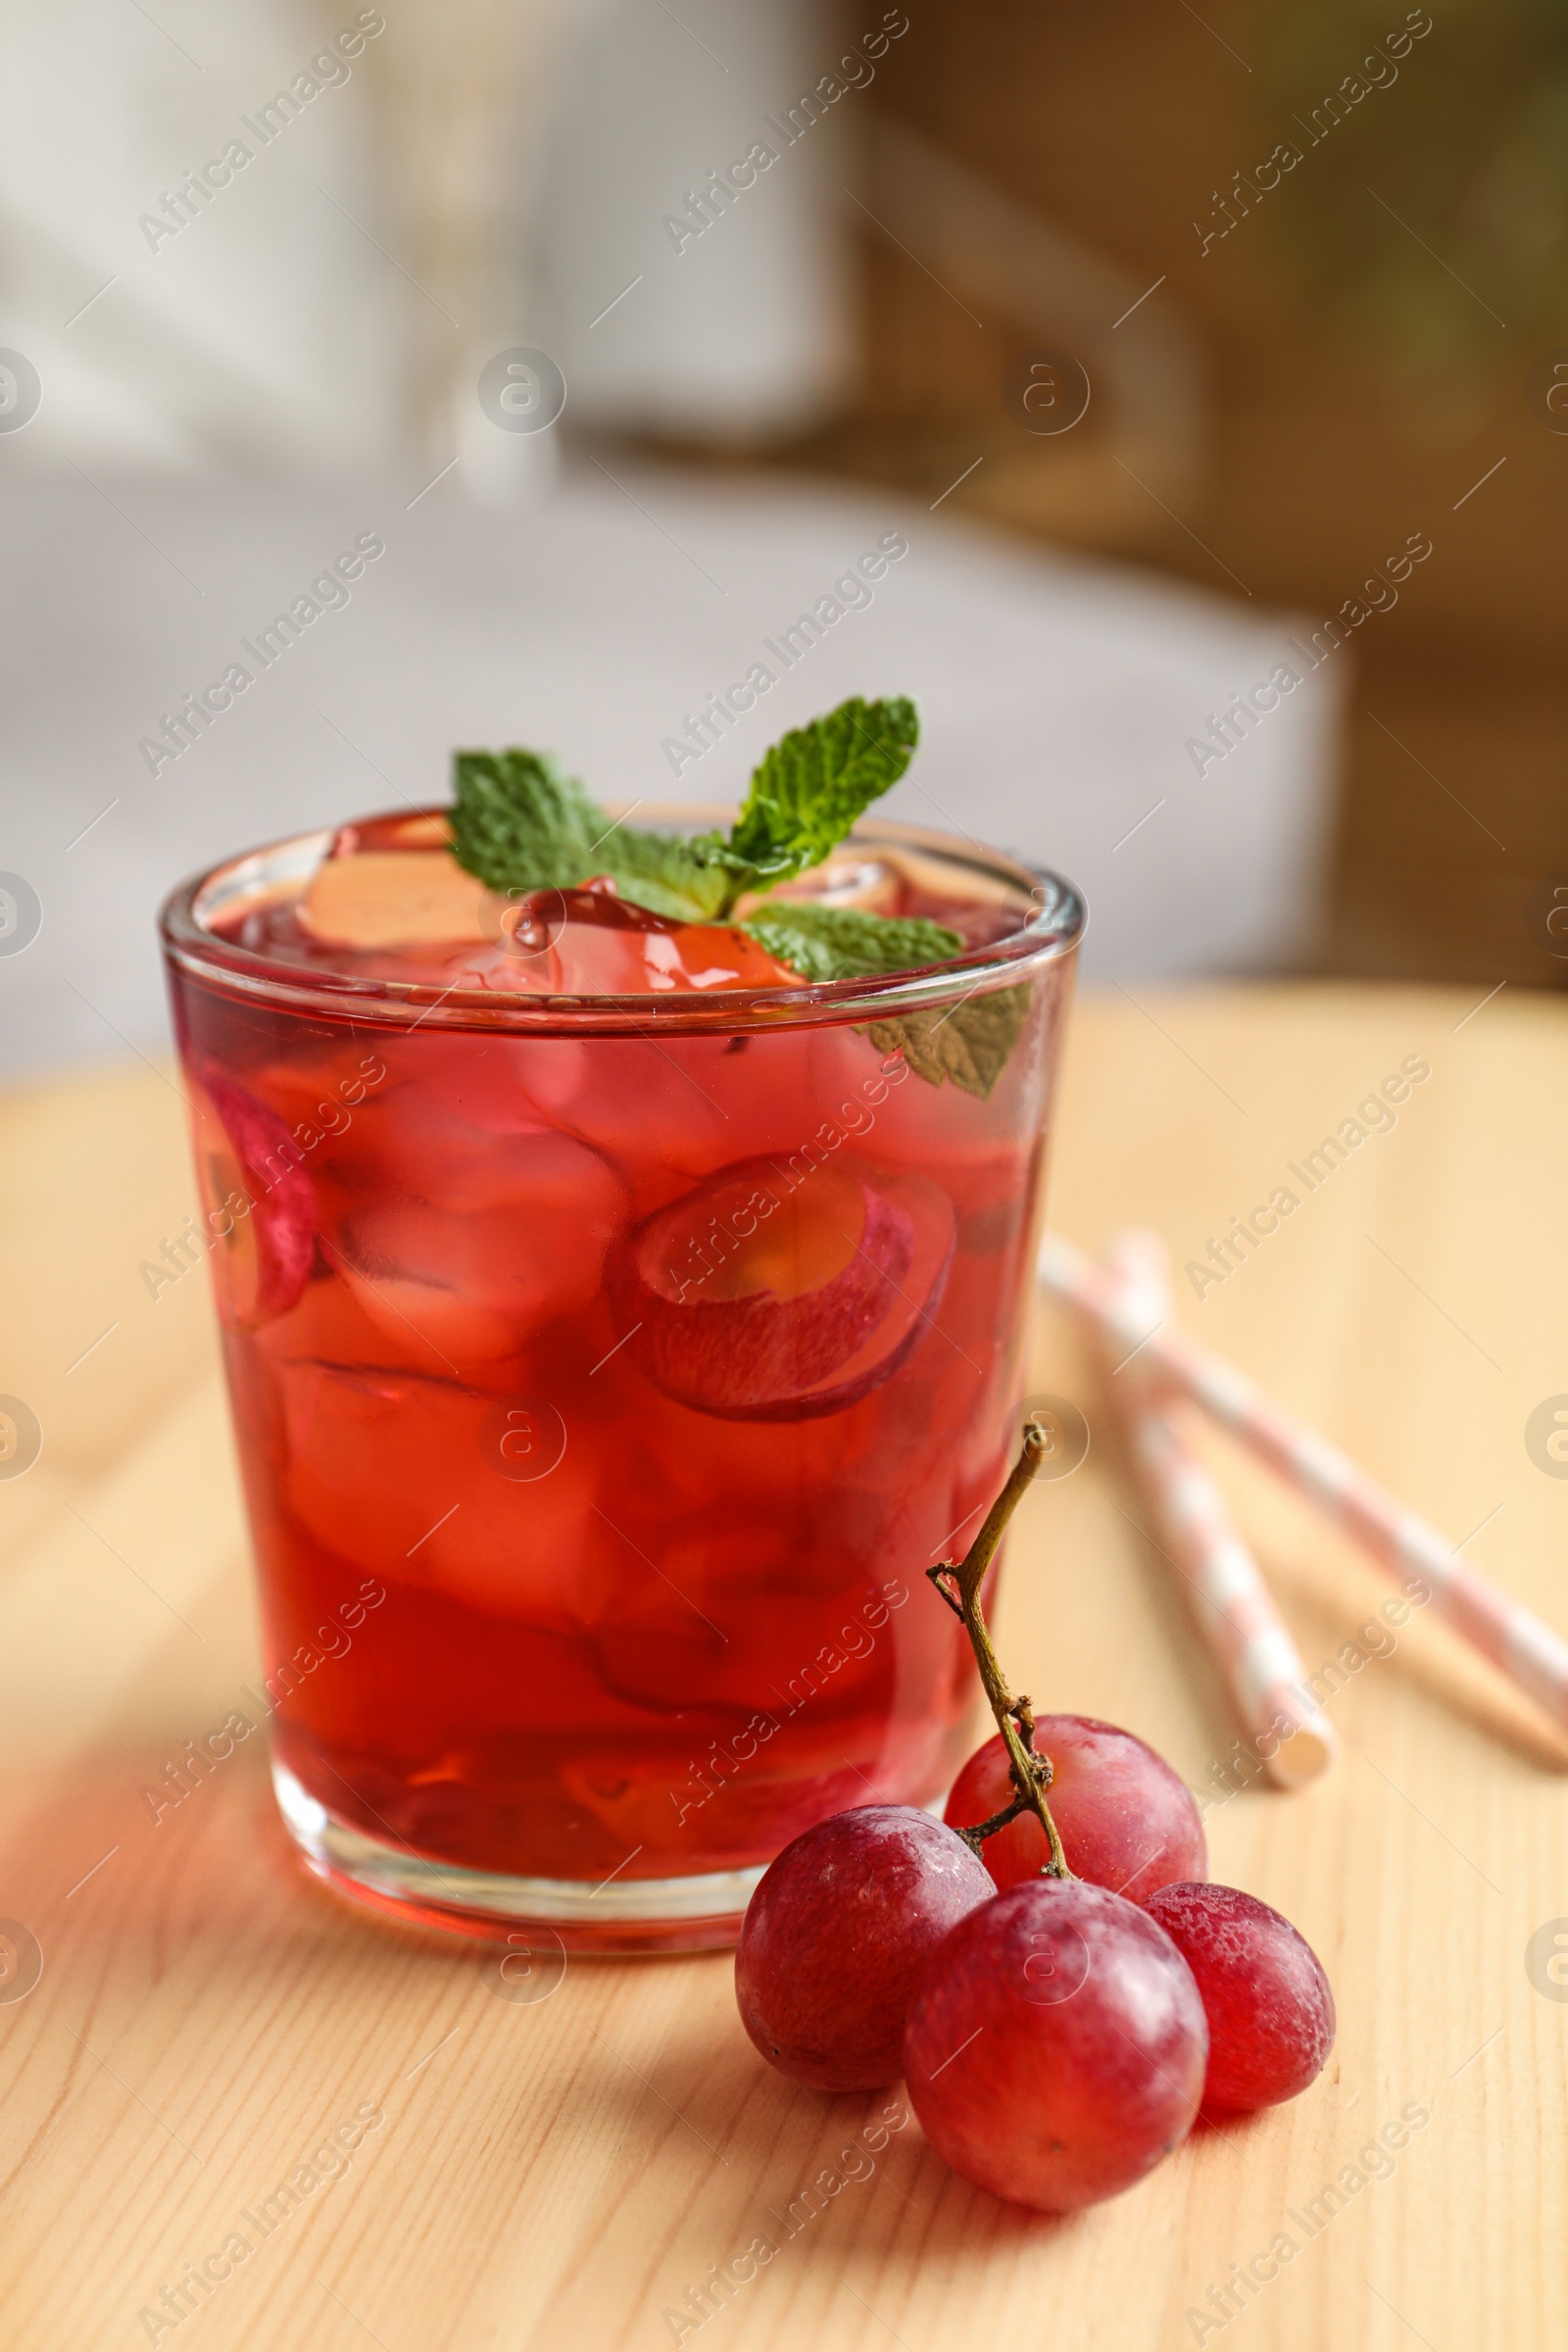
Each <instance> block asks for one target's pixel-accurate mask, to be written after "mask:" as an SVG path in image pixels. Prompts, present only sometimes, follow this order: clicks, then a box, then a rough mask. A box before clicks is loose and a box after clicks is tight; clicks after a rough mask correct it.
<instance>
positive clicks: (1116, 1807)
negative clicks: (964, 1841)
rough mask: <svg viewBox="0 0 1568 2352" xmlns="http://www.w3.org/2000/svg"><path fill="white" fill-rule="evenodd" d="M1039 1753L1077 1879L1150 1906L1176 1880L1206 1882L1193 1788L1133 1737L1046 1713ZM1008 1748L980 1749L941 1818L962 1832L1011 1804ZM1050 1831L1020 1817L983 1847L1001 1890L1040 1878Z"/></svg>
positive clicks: (1038, 1733)
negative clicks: (1046, 1764)
mask: <svg viewBox="0 0 1568 2352" xmlns="http://www.w3.org/2000/svg"><path fill="white" fill-rule="evenodd" d="M1035 1748H1036V1752H1037V1753H1038V1754H1040V1755H1042V1756H1049V1757H1050V1758H1051V1762H1052V1768H1053V1774H1054V1777H1053V1779H1052V1783H1051V1788H1050V1789H1049V1790H1048V1792H1047V1797H1046V1802H1047V1803H1048V1804H1049V1805H1050V1807H1051V1817H1052V1819H1053V1821H1054V1823H1055V1825H1056V1828H1057V1830H1058V1831H1059V1833H1060V1836H1061V1843H1062V1849H1063V1851H1064V1852H1065V1854H1066V1856H1067V1867H1068V1869H1069V1870H1071V1871H1072V1872H1073V1874H1074V1875H1075V1877H1077V1878H1080V1879H1089V1880H1091V1881H1092V1882H1093V1884H1094V1885H1095V1886H1097V1887H1109V1888H1110V1890H1111V1892H1112V1893H1113V1894H1124V1895H1126V1897H1127V1899H1128V1901H1129V1902H1133V1903H1142V1902H1145V1901H1147V1899H1148V1897H1149V1896H1150V1895H1152V1893H1153V1891H1154V1889H1155V1887H1163V1886H1165V1885H1166V1884H1167V1883H1168V1882H1169V1881H1170V1880H1172V1879H1206V1878H1207V1876H1208V1847H1207V1845H1206V1844H1205V1842H1204V1838H1203V1825H1202V1823H1201V1820H1200V1819H1199V1815H1198V1807H1197V1806H1196V1805H1195V1804H1194V1802H1193V1799H1192V1795H1191V1793H1190V1791H1189V1790H1188V1789H1186V1788H1185V1787H1184V1785H1183V1784H1182V1783H1181V1782H1180V1781H1179V1780H1178V1779H1177V1778H1176V1775H1175V1774H1174V1773H1173V1772H1172V1770H1171V1768H1170V1766H1169V1765H1168V1764H1167V1763H1166V1762H1165V1760H1164V1758H1163V1757H1162V1756H1156V1755H1155V1753H1154V1751H1153V1749H1152V1747H1149V1746H1146V1744H1145V1742H1144V1741H1143V1740H1139V1739H1136V1738H1135V1737H1134V1736H1133V1734H1132V1733H1131V1732H1121V1731H1118V1730H1117V1729H1116V1726H1115V1725H1114V1724H1113V1723H1099V1722H1097V1721H1096V1719H1095V1718H1094V1716H1092V1715H1042V1716H1040V1717H1038V1718H1037V1720H1036V1723H1035ZM1012 1794H1013V1787H1012V1782H1011V1779H1010V1778H1009V1775H1008V1769H1007V1751H1006V1749H1005V1746H1004V1745H1003V1743H1002V1740H1000V1739H996V1740H987V1741H986V1744H985V1746H984V1747H982V1748H979V1749H977V1750H976V1752H975V1754H974V1755H972V1756H971V1757H970V1758H969V1761H968V1763H967V1764H966V1765H965V1766H964V1768H963V1770H962V1771H961V1772H960V1773H959V1775H958V1777H957V1779H956V1781H955V1783H954V1784H953V1794H952V1795H951V1796H950V1797H949V1799H948V1803H947V1811H946V1813H945V1814H944V1816H943V1818H944V1820H946V1821H950V1822H952V1823H953V1824H954V1826H955V1827H956V1828H957V1829H970V1828H972V1827H973V1826H974V1824H975V1823H976V1822H977V1821H989V1820H990V1818H991V1816H992V1814H993V1813H1000V1812H1001V1811H1002V1810H1003V1808H1004V1806H1005V1805H1006V1804H1007V1803H1008V1802H1009V1801H1010V1799H1011V1797H1012ZM1050 1859H1051V1855H1050V1851H1049V1849H1048V1847H1047V1845H1046V1833H1045V1831H1044V1830H1043V1829H1042V1828H1041V1826H1040V1824H1039V1822H1038V1821H1037V1820H1036V1819H1035V1818H1034V1816H1033V1814H1028V1813H1024V1814H1020V1815H1019V1817H1018V1819H1017V1820H1016V1821H1010V1822H1009V1823H1008V1824H1007V1826H1006V1828H1005V1830H998V1831H997V1833H996V1835H995V1836H994V1837H991V1838H987V1839H986V1844H985V1860H986V1868H987V1869H988V1870H989V1871H990V1873H991V1876H992V1877H993V1878H994V1879H995V1880H996V1882H997V1885H998V1886H999V1887H1015V1886H1017V1884H1018V1883H1019V1881H1020V1880H1023V1879H1033V1878H1038V1877H1039V1875H1040V1873H1041V1871H1042V1870H1043V1869H1044V1868H1045V1866H1046V1864H1047V1863H1048V1862H1049V1861H1050Z"/></svg>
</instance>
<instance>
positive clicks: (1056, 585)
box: [0, 0, 1568, 1068]
mask: <svg viewBox="0 0 1568 2352" xmlns="http://www.w3.org/2000/svg"><path fill="white" fill-rule="evenodd" d="M1565 295H1568V14H1565V12H1564V10H1563V8H1562V7H1561V5H1560V0H1488V4H1486V5H1483V4H1482V0H1467V4H1450V5H1446V6H1444V7H1443V8H1441V9H1435V10H1433V11H1430V12H1429V11H1428V10H1426V9H1424V8H1421V9H1413V10H1409V11H1406V10H1404V9H1402V8H1400V7H1398V6H1397V5H1390V6H1386V7H1377V6H1370V5H1363V4H1362V0H1319V4H1318V5H1314V6H1311V7H1307V8H1301V7H1299V6H1295V7H1290V6H1286V5H1285V4H1284V0H1204V6H1203V8H1202V9H1201V11H1200V10H1199V9H1198V8H1195V7H1193V6H1191V5H1189V0H1123V5H1122V6H1120V7H1118V8H1117V9H1115V10H1114V11H1106V12H1100V13H1099V14H1096V13H1095V12H1089V11H1084V10H1081V9H1076V8H1067V7H1065V6H1061V5H1058V4H1057V0H1032V4H1031V5H1028V6H1025V5H1023V4H1022V0H992V5H990V6H989V7H987V8H986V9H985V10H983V11H977V10H974V9H972V8H966V7H962V6H959V5H958V4H957V0H908V6H907V8H906V7H902V6H901V7H896V8H891V9H887V10H884V9H883V8H881V7H880V6H879V5H876V4H874V0H870V4H868V5H865V6H863V7H862V6H858V5H853V6H852V5H850V4H849V0H845V5H843V6H836V5H826V4H825V0H823V4H819V0H769V5H768V6H767V7H766V8H759V7H757V6H755V5H752V6H746V5H742V0H678V5H676V6H670V5H666V0H575V4H574V0H446V4H445V5H442V6H439V7H438V6H436V5H435V4H434V0H427V4H421V5H417V4H415V0H403V4H402V5H391V4H389V5H388V6H386V7H385V8H384V9H382V8H367V9H358V8H355V7H351V6H349V5H347V4H346V0H224V4H223V5H222V6H221V7H220V6H218V5H216V4H215V0H152V4H151V5H150V6H142V5H140V0H12V7H11V9H10V10H9V12H8V14H7V19H6V23H5V25H4V28H3V29H0V518H3V523H4V530H5V539H6V546H7V564H6V571H7V586H8V591H9V594H8V600H7V610H8V619H7V626H6V629H5V631H4V634H3V645H0V662H3V664H4V699H3V706H0V869H3V874H0V1055H3V1058H4V1061H5V1063H6V1064H7V1065H9V1066H12V1067H18V1068H21V1067H31V1066H37V1065H39V1064H45V1063H49V1062H53V1061H58V1060H61V1059H67V1058H71V1057H77V1056H88V1055H101V1054H106V1053H112V1052H118V1051H123V1048H124V1047H126V1046H129V1047H132V1048H134V1049H136V1050H137V1051H144V1050H150V1049H151V1048H152V1047H154V1046H155V1045H156V1044H157V1043H158V1042H159V1041H160V1040H161V1039H162V1037H163V1035H164V1027H163V1012H162V1001H161V992H160V983H159V978H158V969H157V959H156V955H155V952H154V947H153V932H152V926H153V918H154V913H155V910H156V907H157V905H158V903H159V901H160V899H161V898H162V896H163V895H164V893H165V891H166V890H167V889H168V888H169V887H170V886H171V885H172V883H173V882H174V881H175V880H176V879H178V878H179V877H180V876H182V875H183V874H185V873H187V872H189V871H190V870H192V869H193V868H194V867H196V866H198V865H200V864H202V863H204V862H207V861H210V860H211V859H213V858H217V857H219V856H221V855H222V854H223V853H225V852H228V851H231V850H234V849H236V848H238V847H240V846H243V845H245V844H248V843H250V842H253V841H260V840H264V839H266V838H269V837H270V836H273V835H276V834H278V833H281V832H286V831H288V830H290V829H294V828H298V827H305V826H311V825H317V824H319V823H322V822H324V821H329V820H331V819H333V818H338V817H345V816H348V815H351V814H354V813H357V812H361V811H363V810H365V809H368V808H371V807H377V806H387V805H391V804H395V803H397V802H399V801H408V802H410V803H415V804H419V803H424V802H428V801H431V800H439V799H442V798H444V797H445V795H446V790H447V783H446V775H447V762H448V758H449V754H450V751H451V749H452V747H453V746H454V745H455V744H458V743H499V742H523V743H535V744H541V745H548V746H550V747H552V748H554V749H556V750H558V751H559V752H560V753H561V754H562V755H563V756H564V758H565V759H566V760H568V762H569V763H571V764H572V765H573V766H574V767H576V768H577V769H578V771H579V772H581V773H583V774H584V775H585V777H586V780H587V781H588V783H589V785H590V787H591V788H592V789H593V790H594V791H596V792H597V793H598V794H600V795H601V796H602V797H605V798H610V799H615V798H622V799H640V800H643V801H646V802H650V803H651V802H653V801H656V800H657V799H659V798H660V797H666V798H668V797H675V798H680V799H685V800H691V799H694V798H695V799H703V800H713V801H722V800H726V799H731V798H734V797H737V796H738V794H739V793H740V792H741V791H742V790H743V789H744V785H745V780H746V776H747V774H748V772H749V770H750V767H751V765H752V764H753V763H754V762H755V760H756V759H757V758H758V756H759V755H760V752H761V751H762V750H763V749H764V748H765V745H766V743H767V742H768V741H769V740H771V738H772V737H773V736H774V735H776V734H777V733H778V732H780V731H781V730H782V728H783V727H784V726H786V725H789V724H792V723H796V722H798V721H799V720H800V719H803V718H805V717H807V716H809V715H810V714H811V713H812V712H813V711H818V710H822V709H825V708H827V707H828V706H829V705H831V703H833V702H834V701H836V700H838V699H839V698H840V697H841V696H842V695H844V694H847V693H852V692H865V693H868V694H874V693H880V692H907V693H911V694H913V695H915V696H916V697H917V698H918V700H919V701H920V704H921V707H922V712H923V716H924V722H925V744H924V748H923V750H922V753H921V756H920V760H919V761H918V763H917V766H916V769H915V771H914V774H913V775H912V776H911V777H910V778H909V779H908V780H907V783H906V784H905V785H904V786H903V787H901V789H900V796H899V799H900V802H901V804H902V807H903V812H904V813H906V814H907V815H909V816H910V817H912V818H914V819H915V820H916V821H922V822H927V823H932V824H937V825H945V826H948V827H950V828H954V829H958V830H962V831H967V832H971V833H973V834H974V835H976V836H978V837H981V838H990V839H993V840H996V841H998V842H1000V843H1001V844H1002V845H1003V846H1005V847H1007V848H1011V849H1013V850H1015V851H1018V852H1020V853H1021V854H1023V855H1026V856H1027V857H1029V858H1033V859H1034V860H1035V861H1037V862H1045V863H1050V864H1052V865H1055V866H1058V867H1060V868H1062V869H1064V870H1065V871H1067V872H1068V873H1070V874H1071V875H1072V876H1073V877H1074V879H1076V880H1077V881H1078V882H1079V883H1080V884H1081V885H1082V886H1083V887H1084V888H1085V890H1086V892H1087V894H1088V897H1089V899H1090V902H1091V907H1092V910H1093V921H1092V928H1091V934H1090V940H1089V945H1088V950H1087V955H1086V973H1087V976H1088V977H1089V978H1090V979H1091V980H1095V979H1098V980H1100V981H1103V982H1104V983H1106V984H1112V983H1113V984H1116V985H1121V986H1128V987H1130V988H1136V987H1137V985H1138V983H1139V982H1140V981H1141V980H1145V979H1154V980H1157V979H1161V978H1171V977H1177V976H1187V977H1205V976H1213V977H1218V976H1221V975H1224V974H1227V973H1235V972H1258V971H1283V972H1303V971H1304V972H1317V973H1327V974H1343V975H1359V976H1378V977H1390V978H1393V977H1417V978H1444V979H1454V980H1460V979H1462V980H1465V981H1470V982H1474V983H1476V984H1477V989H1478V995H1479V994H1480V993H1481V992H1482V991H1483V990H1485V989H1486V988H1490V987H1493V986H1495V985H1496V984H1498V983H1503V982H1507V983H1510V984H1513V985H1515V986H1520V985H1523V986H1531V987H1542V988H1552V987H1559V986H1561V985H1562V984H1563V982H1564V979H1565V976H1568V912H1565V911H1563V909H1565V908H1568V793H1565V791H1564V778H1563V749H1562V746H1563V741H1564V726H1563V720H1564V715H1565V711H1564V705H1565V700H1568V678H1565V676H1564V671H1563V664H1562V658H1561V647H1562V633H1563V620H1564V591H1563V569H1564V536H1563V531H1562V527H1561V521H1562V516H1563V513H1564V483H1565V479H1568V474H1565V468H1568V301H1565ZM370 540H373V541H376V542H378V543H379V546H380V549H381V552H380V553H379V554H377V555H374V556H371V557H368V559H367V561H366V564H365V568H364V571H363V574H362V576H361V577H360V578H359V579H358V580H357V581H356V582H355V585H354V587H353V589H352V592H348V593H347V594H346V601H340V600H339V595H338V592H337V591H336V590H334V589H330V588H329V589H325V590H319V591H318V593H317V594H316V595H315V596H313V595H312V593H311V588H312V583H313V581H315V582H319V581H320V580H322V579H323V577H325V576H326V575H325V566H326V565H327V564H330V563H331V562H332V561H333V560H334V559H335V558H336V557H337V556H338V554H339V553H340V551H342V550H344V549H349V548H352V547H354V546H355V544H356V542H359V543H360V544H361V546H362V548H363V546H364V544H365V543H366V542H367V541H370ZM893 543H896V544H897V546H898V548H900V549H902V551H903V552H902V553H896V554H894V555H893V556H892V558H891V561H890V563H889V565H888V569H887V572H886V574H885V576H884V577H883V578H882V580H881V581H880V583H879V585H878V587H877V589H876V591H875V594H874V597H872V598H871V600H870V601H869V602H864V601H859V600H858V596H857V595H854V594H851V593H849V592H846V593H844V594H842V595H840V596H835V595H834V584H835V582H836V581H839V580H842V579H844V578H845V577H846V575H847V572H848V568H849V566H850V565H851V564H854V563H855V562H856V561H857V559H858V557H859V556H860V555H861V554H862V552H863V551H865V550H867V549H871V548H874V547H876V546H878V545H879V544H881V545H882V547H883V548H884V549H887V548H889V547H890V545H892V544H893ZM279 614H289V615H292V616H293V620H294V627H293V631H292V634H290V632H288V631H285V632H283V635H282V637H281V638H277V637H275V636H274V639H273V640H272V642H273V643H275V644H277V645H280V646H282V648H283V650H281V651H278V652H275V653H273V654H272V655H271V657H270V658H266V659H264V656H265V655H266V645H265V644H264V645H263V646H262V648H261V651H260V652H259V651H258V640H259V639H260V637H261V633H262V632H263V631H266V630H268V629H269V627H270V626H271V625H272V624H273V623H274V622H275V620H276V617H277V615H279ZM803 616H806V617H807V618H808V619H809V623H810V625H809V626H803V625H802V622H803ZM787 632H793V635H787V634H786V633H787ZM769 647H770V648H771V649H772V650H771V651H764V648H769ZM759 661H760V662H764V663H765V664H767V665H768V666H770V667H771V668H772V670H773V671H774V673H775V679H776V683H775V684H774V686H773V687H772V689H771V690H770V692H769V693H768V695H767V696H766V697H765V698H763V700H762V701H761V702H760V705H759V709H758V711H756V712H754V713H753V714H752V715H751V716H750V717H749V718H748V719H747V720H746V721H744V722H742V723H741V724H740V725H738V726H737V727H736V728H735V729H734V731H733V733H732V734H731V733H725V734H724V735H723V736H722V738H721V739H720V740H716V741H712V740H709V739H710V738H712V737H716V736H717V735H718V729H717V728H716V727H715V726H714V725H713V724H712V722H711V721H710V722H708V725H707V727H706V729H705V728H704V726H703V724H702V723H701V722H702V714H703V712H704V710H705V707H706V706H707V705H708V704H709V703H710V702H711V698H712V697H713V696H715V695H717V694H719V693H721V692H722V690H723V689H724V688H725V687H726V686H727V685H728V684H730V683H731V682H732V681H733V680H735V679H737V678H740V677H743V676H744V675H745V673H746V671H747V668H748V666H749V665H750V664H752V663H753V662H759ZM235 663H238V664H239V665H240V666H241V667H242V668H243V669H245V670H246V671H247V672H248V683H247V685H246V687H245V690H244V691H243V692H242V693H239V694H234V695H232V697H231V700H230V702H229V705H228V707H227V708H225V709H224V710H223V711H221V713H220V714H218V715H214V714H213V703H214V702H215V701H216V702H219V703H221V702H222V700H223V697H222V695H221V693H220V694H219V695H217V696H216V697H209V699H208V701H207V702H206V703H205V704H201V703H197V704H194V705H193V704H192V702H191V700H190V698H192V697H196V696H200V695H202V694H203V693H204V690H206V689H208V688H209V687H211V686H213V685H214V684H215V683H217V682H219V681H221V680H222V679H223V677H224V674H225V670H226V669H228V668H229V667H230V665H232V664H235ZM1270 681H1272V684H1271V683H1270ZM231 684H232V680H231ZM1260 688H1261V689H1262V690H1263V691H1262V692H1261V693H1259V691H1258V690H1259V689H1260ZM7 877H9V879H7ZM117 1041H118V1042H117Z"/></svg>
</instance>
